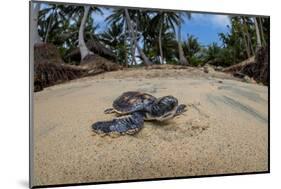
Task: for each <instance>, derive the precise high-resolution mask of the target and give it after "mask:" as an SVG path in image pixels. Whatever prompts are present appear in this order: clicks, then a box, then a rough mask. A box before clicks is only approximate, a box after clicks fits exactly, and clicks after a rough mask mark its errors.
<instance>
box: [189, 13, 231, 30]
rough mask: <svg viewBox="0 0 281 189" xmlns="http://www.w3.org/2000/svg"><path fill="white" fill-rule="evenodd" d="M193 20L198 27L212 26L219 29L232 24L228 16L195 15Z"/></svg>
mask: <svg viewBox="0 0 281 189" xmlns="http://www.w3.org/2000/svg"><path fill="white" fill-rule="evenodd" d="M191 18H192V19H193V21H194V23H197V24H198V25H212V26H213V27H217V28H225V27H226V25H229V24H230V20H229V17H228V16H226V15H214V14H204V13H202V14H199V13H193V14H192V16H191Z"/></svg>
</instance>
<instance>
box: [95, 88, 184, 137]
mask: <svg viewBox="0 0 281 189" xmlns="http://www.w3.org/2000/svg"><path fill="white" fill-rule="evenodd" d="M185 108H186V105H185V104H180V105H178V100H177V99H176V98H175V97H173V96H164V97H161V98H156V97H154V96H152V95H150V94H147V93H141V92H137V91H129V92H125V93H123V94H122V95H121V96H119V97H118V98H117V99H115V100H114V102H113V108H108V109H106V110H105V111H104V113H106V114H109V113H116V114H117V115H118V116H120V117H117V118H115V119H113V120H110V121H99V122H96V123H94V124H93V125H92V129H93V131H94V132H96V133H98V134H135V133H137V132H138V131H139V130H140V129H141V128H142V127H143V124H144V120H157V121H165V120H168V119H171V118H174V117H175V116H178V115H180V114H182V113H183V112H185V111H186V109H185Z"/></svg>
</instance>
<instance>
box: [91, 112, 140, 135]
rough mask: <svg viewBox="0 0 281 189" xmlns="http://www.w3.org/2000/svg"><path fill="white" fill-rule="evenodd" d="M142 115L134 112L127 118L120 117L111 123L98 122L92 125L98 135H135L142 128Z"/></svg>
mask: <svg viewBox="0 0 281 189" xmlns="http://www.w3.org/2000/svg"><path fill="white" fill-rule="evenodd" d="M143 122H144V119H143V115H142V114H141V113H139V112H135V113H133V114H131V115H128V116H122V117H119V118H116V119H113V120H111V121H99V122H96V123H94V124H93V125H92V129H93V131H94V132H96V133H98V134H130V135H132V134H135V133H137V132H138V131H139V130H140V129H141V128H142V127H143Z"/></svg>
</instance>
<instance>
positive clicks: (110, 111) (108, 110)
mask: <svg viewBox="0 0 281 189" xmlns="http://www.w3.org/2000/svg"><path fill="white" fill-rule="evenodd" d="M115 112H116V111H115V109H114V108H107V109H105V110H104V113H105V114H113V113H115Z"/></svg>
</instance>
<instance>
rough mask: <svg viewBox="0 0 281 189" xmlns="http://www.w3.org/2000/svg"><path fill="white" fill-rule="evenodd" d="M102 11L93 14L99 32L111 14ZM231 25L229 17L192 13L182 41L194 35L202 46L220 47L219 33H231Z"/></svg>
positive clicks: (183, 29) (108, 11) (185, 26)
mask: <svg viewBox="0 0 281 189" xmlns="http://www.w3.org/2000/svg"><path fill="white" fill-rule="evenodd" d="M102 10H103V12H104V14H103V15H98V14H96V13H93V14H92V16H93V17H94V22H96V23H95V24H99V26H100V28H99V29H98V31H97V32H100V31H102V30H103V29H105V28H106V27H107V26H106V23H105V21H104V19H105V18H106V17H107V16H108V15H110V13H111V11H110V10H106V9H102ZM229 24H230V20H229V17H228V16H227V15H217V14H202V13H192V14H191V19H188V18H184V24H183V25H182V40H186V38H187V35H193V36H195V37H197V38H198V40H199V42H200V43H201V44H202V45H206V46H207V45H209V44H211V43H213V42H216V43H218V44H219V45H220V44H221V41H220V40H219V36H218V33H221V32H223V33H227V32H228V31H229V29H228V28H227V25H229Z"/></svg>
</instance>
